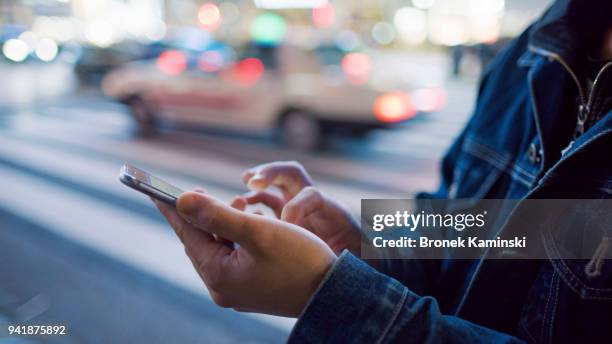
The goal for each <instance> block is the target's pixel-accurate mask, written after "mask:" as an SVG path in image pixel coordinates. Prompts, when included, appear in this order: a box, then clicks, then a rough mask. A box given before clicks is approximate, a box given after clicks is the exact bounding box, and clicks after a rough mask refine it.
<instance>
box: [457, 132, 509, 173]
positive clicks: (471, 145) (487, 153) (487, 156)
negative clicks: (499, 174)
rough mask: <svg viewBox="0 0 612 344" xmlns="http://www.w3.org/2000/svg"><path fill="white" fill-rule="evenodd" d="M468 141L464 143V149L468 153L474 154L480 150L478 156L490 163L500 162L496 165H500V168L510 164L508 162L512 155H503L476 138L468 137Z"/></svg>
mask: <svg viewBox="0 0 612 344" xmlns="http://www.w3.org/2000/svg"><path fill="white" fill-rule="evenodd" d="M466 141H467V142H466V145H464V151H466V152H467V153H472V154H473V155H476V154H474V153H477V152H478V153H480V155H478V156H479V157H480V158H481V159H483V160H485V161H488V162H490V163H494V162H497V163H498V164H497V165H496V166H498V167H499V168H500V169H504V168H506V166H507V165H508V162H509V161H510V156H508V155H502V154H500V153H498V152H496V151H495V150H493V149H491V148H489V147H487V146H485V145H482V144H480V143H478V142H476V141H474V140H471V139H466Z"/></svg>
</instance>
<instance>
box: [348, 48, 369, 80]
mask: <svg viewBox="0 0 612 344" xmlns="http://www.w3.org/2000/svg"><path fill="white" fill-rule="evenodd" d="M342 70H343V71H344V74H345V75H346V77H347V79H348V80H349V81H350V82H352V83H364V82H366V81H367V80H368V76H369V74H370V71H371V70H372V60H371V58H370V57H369V56H368V55H366V54H364V53H349V54H346V55H345V56H344V58H342Z"/></svg>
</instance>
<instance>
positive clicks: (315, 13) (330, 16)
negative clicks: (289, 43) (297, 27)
mask: <svg viewBox="0 0 612 344" xmlns="http://www.w3.org/2000/svg"><path fill="white" fill-rule="evenodd" d="M335 20H336V9H335V8H334V5H332V4H326V5H323V6H320V7H315V8H313V9H312V23H313V24H314V26H317V27H328V26H331V25H332V24H334V21H335Z"/></svg>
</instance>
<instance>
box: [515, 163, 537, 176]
mask: <svg viewBox="0 0 612 344" xmlns="http://www.w3.org/2000/svg"><path fill="white" fill-rule="evenodd" d="M512 169H513V170H516V171H517V172H519V173H522V174H523V175H524V176H525V177H526V178H529V179H531V180H534V179H535V178H536V176H535V174H532V173H531V172H529V171H527V170H526V169H524V168H522V167H521V166H519V165H518V164H512Z"/></svg>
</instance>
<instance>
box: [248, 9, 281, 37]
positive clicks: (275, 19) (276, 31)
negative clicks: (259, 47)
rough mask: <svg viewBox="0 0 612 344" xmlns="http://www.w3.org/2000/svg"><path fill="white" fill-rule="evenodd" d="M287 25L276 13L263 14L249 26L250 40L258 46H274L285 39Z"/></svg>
mask: <svg viewBox="0 0 612 344" xmlns="http://www.w3.org/2000/svg"><path fill="white" fill-rule="evenodd" d="M286 31H287V23H286V22H285V19H283V17H281V16H279V15H278V14H276V13H272V12H264V13H262V14H260V15H258V16H257V17H256V18H255V20H253V23H252V24H251V39H252V40H253V41H255V42H257V43H259V44H264V45H276V44H278V43H280V41H282V40H283V38H284V37H285V33H286Z"/></svg>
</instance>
